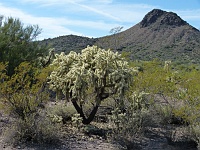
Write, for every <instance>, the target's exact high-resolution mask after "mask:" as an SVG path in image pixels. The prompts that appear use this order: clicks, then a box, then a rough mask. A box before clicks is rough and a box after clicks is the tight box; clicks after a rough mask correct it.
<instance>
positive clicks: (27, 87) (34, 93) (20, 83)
mask: <svg viewBox="0 0 200 150" xmlns="http://www.w3.org/2000/svg"><path fill="white" fill-rule="evenodd" d="M41 70H43V71H44V72H42V71H41ZM48 71H49V70H48V69H46V68H44V69H39V68H35V67H34V66H32V65H31V64H30V63H28V62H23V63H21V64H20V65H19V66H18V67H17V68H15V74H14V75H13V76H12V77H10V78H7V80H4V81H3V84H2V85H1V87H0V88H1V91H0V95H1V97H2V99H1V101H0V102H1V103H2V105H3V108H4V109H5V110H7V111H8V112H9V113H11V114H14V115H15V116H16V117H19V118H21V119H22V120H23V119H24V118H25V117H28V116H29V115H31V114H32V113H35V112H36V111H37V109H38V107H42V106H44V105H43V104H44V103H45V102H47V100H48V99H49V94H48V91H47V90H46V89H45V87H44V84H45V82H46V77H47V75H48Z"/></svg>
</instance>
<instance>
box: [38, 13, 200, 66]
mask: <svg viewBox="0 0 200 150" xmlns="http://www.w3.org/2000/svg"><path fill="white" fill-rule="evenodd" d="M42 43H51V44H52V46H53V47H55V49H56V51H58V52H60V51H65V52H69V51H70V50H77V51H79V50H81V49H82V48H84V47H86V46H87V45H93V44H94V45H98V46H99V47H102V48H106V49H107V48H111V49H117V50H118V51H127V52H130V57H131V59H132V60H138V59H140V60H151V59H154V58H159V59H161V60H172V61H178V62H181V63H182V62H184V63H200V31H199V30H198V29H196V28H194V27H192V26H191V25H189V24H188V23H187V22H186V21H184V20H183V19H181V18H180V17H179V16H178V15H177V14H175V13H173V12H166V11H163V10H160V9H154V10H152V11H150V12H149V13H147V14H146V15H145V16H144V18H143V20H142V21H141V22H139V23H138V24H136V25H134V26H133V27H131V28H129V29H128V30H126V31H123V32H121V33H118V34H116V35H110V36H104V37H101V38H96V39H91V38H86V37H80V36H74V35H68V36H62V37H58V38H54V39H48V40H44V41H42Z"/></svg>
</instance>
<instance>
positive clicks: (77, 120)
mask: <svg viewBox="0 0 200 150" xmlns="http://www.w3.org/2000/svg"><path fill="white" fill-rule="evenodd" d="M82 120H83V119H82V118H81V117H80V114H74V115H73V116H72V124H73V125H74V126H75V127H76V128H78V129H79V130H80V128H81V123H82Z"/></svg>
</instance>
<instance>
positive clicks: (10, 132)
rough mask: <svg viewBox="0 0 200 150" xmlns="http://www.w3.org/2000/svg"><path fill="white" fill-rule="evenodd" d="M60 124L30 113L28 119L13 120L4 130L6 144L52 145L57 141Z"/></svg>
mask: <svg viewBox="0 0 200 150" xmlns="http://www.w3.org/2000/svg"><path fill="white" fill-rule="evenodd" d="M60 127H61V124H60V123H56V122H54V121H52V118H50V117H48V116H46V115H41V114H38V113H32V114H31V115H29V117H26V118H24V119H23V120H22V119H15V120H14V122H13V123H12V124H11V125H10V126H9V127H8V128H7V130H5V132H4V135H5V137H6V141H5V142H7V143H10V144H14V145H15V144H19V143H25V142H34V143H39V144H43V143H52V142H56V141H58V139H59V136H60V133H59V129H60Z"/></svg>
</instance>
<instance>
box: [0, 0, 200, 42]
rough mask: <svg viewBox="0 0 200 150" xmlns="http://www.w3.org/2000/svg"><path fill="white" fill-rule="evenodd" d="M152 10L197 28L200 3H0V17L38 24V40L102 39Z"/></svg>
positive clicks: (80, 0)
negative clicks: (70, 36)
mask: <svg viewBox="0 0 200 150" xmlns="http://www.w3.org/2000/svg"><path fill="white" fill-rule="evenodd" d="M154 8H158V9H162V10H165V11H173V12H175V13H177V14H178V15H179V16H180V17H181V18H182V19H184V20H185V21H187V22H188V23H189V24H190V25H192V26H194V27H196V28H197V29H200V0H1V1H0V15H4V16H5V17H10V16H12V17H15V18H19V19H20V20H21V21H22V22H23V23H24V24H25V25H30V24H31V25H34V24H38V25H39V26H40V28H42V33H41V34H40V36H39V37H38V39H40V40H41V39H44V38H46V39H47V38H53V37H58V36H63V35H69V34H75V35H80V36H87V37H102V36H106V35H109V34H110V30H111V29H112V28H114V27H118V26H123V30H126V29H128V28H130V27H132V26H133V25H135V24H137V23H138V22H140V21H141V20H142V18H143V17H144V15H145V14H147V13H148V12H149V11H151V10H152V9H154Z"/></svg>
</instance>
